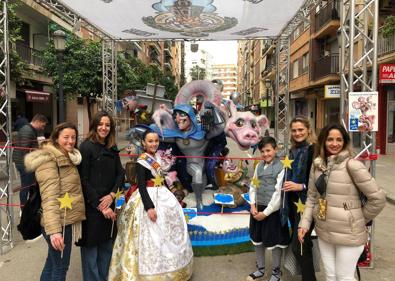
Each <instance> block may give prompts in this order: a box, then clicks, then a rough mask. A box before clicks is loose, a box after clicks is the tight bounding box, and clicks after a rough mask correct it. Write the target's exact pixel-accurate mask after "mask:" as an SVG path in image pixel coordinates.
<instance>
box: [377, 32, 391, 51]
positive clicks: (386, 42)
mask: <svg viewBox="0 0 395 281" xmlns="http://www.w3.org/2000/svg"><path fill="white" fill-rule="evenodd" d="M393 52H395V33H394V34H392V35H391V36H390V37H388V38H384V37H383V35H382V34H381V32H379V36H378V42H377V55H378V56H385V55H388V54H390V53H393Z"/></svg>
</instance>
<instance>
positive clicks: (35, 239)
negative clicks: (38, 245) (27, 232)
mask: <svg viewBox="0 0 395 281" xmlns="http://www.w3.org/2000/svg"><path fill="white" fill-rule="evenodd" d="M42 237H43V235H42V234H41V235H40V236H37V237H36V238H34V239H31V240H26V241H25V243H34V242H37V241H38V240H40V239H41V238H42Z"/></svg>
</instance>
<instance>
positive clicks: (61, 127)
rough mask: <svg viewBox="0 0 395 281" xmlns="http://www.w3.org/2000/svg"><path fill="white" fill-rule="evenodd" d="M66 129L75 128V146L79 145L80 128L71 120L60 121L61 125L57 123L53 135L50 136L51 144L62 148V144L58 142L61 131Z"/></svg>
mask: <svg viewBox="0 0 395 281" xmlns="http://www.w3.org/2000/svg"><path fill="white" fill-rule="evenodd" d="M64 129H73V130H74V131H75V147H77V141H78V130H77V127H76V126H75V125H74V124H73V123H70V122H64V123H60V124H59V125H57V126H56V127H55V128H54V129H53V131H52V133H51V136H50V137H49V140H50V142H51V144H52V145H53V146H55V147H56V148H58V149H60V146H59V144H58V142H57V140H58V138H59V135H60V133H61V132H62V131H63V130H64Z"/></svg>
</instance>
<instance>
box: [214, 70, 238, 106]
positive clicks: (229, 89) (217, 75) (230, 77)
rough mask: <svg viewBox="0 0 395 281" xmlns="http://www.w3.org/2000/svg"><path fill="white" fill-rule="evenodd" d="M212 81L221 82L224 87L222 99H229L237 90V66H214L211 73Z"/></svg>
mask: <svg viewBox="0 0 395 281" xmlns="http://www.w3.org/2000/svg"><path fill="white" fill-rule="evenodd" d="M211 78H212V80H214V79H218V80H221V81H222V83H223V86H224V89H223V91H222V98H223V99H229V97H230V95H231V94H232V93H233V92H236V89H237V66H236V65H235V64H213V65H212V72H211Z"/></svg>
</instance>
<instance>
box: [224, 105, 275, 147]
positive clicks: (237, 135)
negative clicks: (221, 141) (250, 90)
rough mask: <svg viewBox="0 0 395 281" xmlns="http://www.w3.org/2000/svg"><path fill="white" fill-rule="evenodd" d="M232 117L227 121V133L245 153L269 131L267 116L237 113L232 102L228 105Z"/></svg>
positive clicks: (248, 112) (246, 112)
mask: <svg viewBox="0 0 395 281" xmlns="http://www.w3.org/2000/svg"><path fill="white" fill-rule="evenodd" d="M228 108H229V113H230V117H229V119H228V120H227V121H226V126H225V129H224V131H225V133H226V135H227V136H228V137H230V138H232V139H233V140H234V141H235V142H236V143H237V144H238V145H239V148H240V149H241V150H243V151H245V150H248V149H249V148H250V147H251V146H254V145H256V144H257V143H258V142H259V140H260V139H261V138H262V137H263V136H264V135H265V133H266V131H267V130H268V129H269V124H270V123H269V119H267V117H266V116H265V115H260V116H255V115H254V114H252V113H251V112H250V111H244V112H241V111H237V109H236V106H235V104H234V103H233V101H232V100H230V101H229V103H228Z"/></svg>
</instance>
